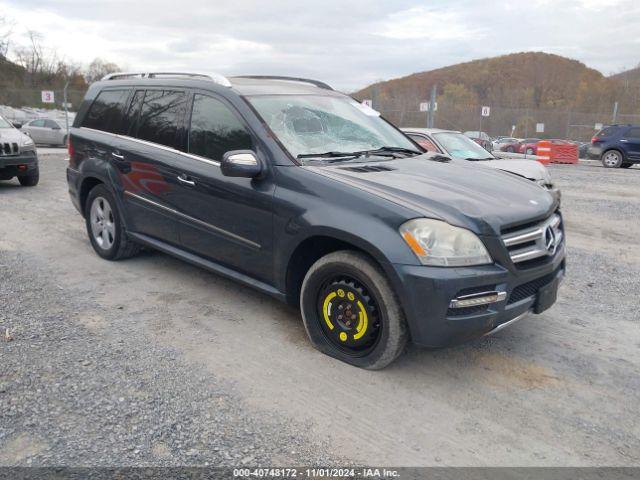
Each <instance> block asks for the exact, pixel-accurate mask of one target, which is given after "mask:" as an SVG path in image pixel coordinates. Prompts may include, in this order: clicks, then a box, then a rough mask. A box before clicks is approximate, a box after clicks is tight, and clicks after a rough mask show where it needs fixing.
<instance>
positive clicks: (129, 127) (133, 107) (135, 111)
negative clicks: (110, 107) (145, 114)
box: [120, 90, 144, 135]
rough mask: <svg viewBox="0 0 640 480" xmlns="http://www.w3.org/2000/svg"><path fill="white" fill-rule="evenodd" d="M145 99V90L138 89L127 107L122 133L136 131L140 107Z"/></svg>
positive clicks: (126, 133)
mask: <svg viewBox="0 0 640 480" xmlns="http://www.w3.org/2000/svg"><path fill="white" fill-rule="evenodd" d="M143 100H144V90H136V92H135V93H134V94H133V98H132V99H131V103H130V104H129V107H128V108H127V111H126V112H125V114H124V118H123V120H122V130H121V132H120V133H123V134H125V135H128V134H130V133H131V132H135V128H136V124H137V121H138V116H139V115H140V109H141V108H142V101H143Z"/></svg>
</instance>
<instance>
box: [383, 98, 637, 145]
mask: <svg viewBox="0 0 640 480" xmlns="http://www.w3.org/2000/svg"><path fill="white" fill-rule="evenodd" d="M489 107H490V112H489V116H488V117H483V116H482V115H481V111H482V106H481V105H446V104H438V106H437V109H436V112H435V120H434V127H436V128H443V129H449V130H459V131H462V132H464V131H469V130H471V131H484V132H486V133H488V134H489V135H490V136H492V137H494V136H498V135H503V136H514V137H518V138H531V137H536V138H564V139H570V140H578V141H589V140H590V139H591V137H592V136H593V134H594V133H595V131H596V130H597V129H598V127H599V126H600V125H607V124H611V123H635V124H640V114H638V115H628V114H625V115H623V114H616V115H615V118H614V115H613V106H612V112H611V113H609V114H606V113H585V112H575V111H571V110H563V109H532V108H511V107H500V106H493V105H489ZM373 108H376V105H375V104H374V105H373ZM380 111H381V113H382V115H384V117H385V118H386V119H387V120H389V121H391V122H392V123H394V124H395V125H398V126H400V127H426V126H427V115H428V113H427V112H421V111H419V110H418V109H417V108H416V109H415V110H409V109H405V110H393V109H380ZM541 129H542V130H543V131H542V132H541V131H540V130H541Z"/></svg>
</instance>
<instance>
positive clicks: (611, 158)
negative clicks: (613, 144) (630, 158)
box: [602, 150, 624, 168]
mask: <svg viewBox="0 0 640 480" xmlns="http://www.w3.org/2000/svg"><path fill="white" fill-rule="evenodd" d="M623 160H624V159H623V158H622V154H621V153H620V152H618V151H617V150H609V151H607V152H604V153H603V154H602V166H604V168H620V167H621V166H622V163H623Z"/></svg>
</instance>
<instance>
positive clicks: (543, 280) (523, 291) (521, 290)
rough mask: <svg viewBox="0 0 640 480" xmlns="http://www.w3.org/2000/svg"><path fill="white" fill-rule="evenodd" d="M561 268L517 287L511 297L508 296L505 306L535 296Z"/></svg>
mask: <svg viewBox="0 0 640 480" xmlns="http://www.w3.org/2000/svg"><path fill="white" fill-rule="evenodd" d="M562 268H563V267H562V266H560V267H559V268H558V269H556V271H555V272H551V273H548V274H547V275H545V276H544V277H540V278H536V279H535V280H531V281H530V282H527V283H523V284H522V285H518V286H517V287H516V288H514V289H513V290H512V292H511V295H509V300H508V301H507V305H511V304H512V303H516V302H519V301H520V300H524V299H525V298H531V297H533V296H535V295H537V294H538V290H540V289H541V288H542V287H544V286H545V285H547V284H549V283H551V281H552V280H553V279H554V278H556V275H558V271H559V270H560V269H562Z"/></svg>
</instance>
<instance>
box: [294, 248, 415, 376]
mask: <svg viewBox="0 0 640 480" xmlns="http://www.w3.org/2000/svg"><path fill="white" fill-rule="evenodd" d="M300 310H301V312H302V319H303V321H304V326H305V329H306V330H307V335H308V336H309V339H310V340H311V343H313V345H314V346H315V347H316V348H317V349H318V350H320V351H321V352H323V353H326V354H327V355H330V356H332V357H335V358H337V359H338V360H342V361H343V362H346V363H349V364H351V365H355V366H356V367H360V368H366V369H369V370H379V369H382V368H384V367H386V366H387V365H389V364H390V363H391V362H393V361H394V360H395V359H396V358H397V357H398V356H400V355H401V354H402V352H403V351H404V349H405V347H406V345H407V341H408V338H409V333H408V329H407V322H406V319H405V316H404V313H403V311H402V308H401V306H400V302H399V300H398V298H397V296H396V294H395V292H394V291H393V288H392V287H391V284H390V283H389V281H388V280H387V278H386V276H385V274H384V273H383V271H382V270H381V269H380V267H379V266H378V265H376V264H375V263H374V262H373V261H372V260H371V259H370V258H369V257H367V256H366V255H364V254H362V253H358V252H353V251H348V250H342V251H338V252H334V253H330V254H328V255H326V256H324V257H322V258H321V259H320V260H318V261H317V262H316V263H314V264H313V265H312V266H311V268H310V269H309V271H308V272H307V274H306V276H305V278H304V281H303V283H302V291H301V293H300Z"/></svg>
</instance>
